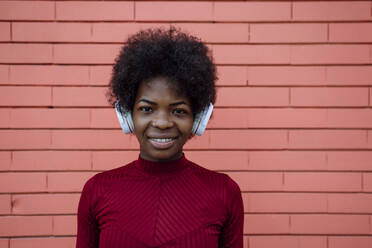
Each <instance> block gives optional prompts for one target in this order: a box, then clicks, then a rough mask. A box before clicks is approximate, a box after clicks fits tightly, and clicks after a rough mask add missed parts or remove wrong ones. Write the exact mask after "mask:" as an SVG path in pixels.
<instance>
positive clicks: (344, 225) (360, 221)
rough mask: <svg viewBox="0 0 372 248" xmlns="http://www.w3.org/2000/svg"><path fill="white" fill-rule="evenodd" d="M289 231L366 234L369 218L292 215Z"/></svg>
mask: <svg viewBox="0 0 372 248" xmlns="http://www.w3.org/2000/svg"><path fill="white" fill-rule="evenodd" d="M290 231H291V233H301V234H333V235H334V234H347V235H350V234H368V233H369V216H364V215H325V214H314V215H292V216H291V230H290Z"/></svg>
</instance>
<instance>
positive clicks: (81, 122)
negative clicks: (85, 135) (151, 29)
mask: <svg viewBox="0 0 372 248" xmlns="http://www.w3.org/2000/svg"><path fill="white" fill-rule="evenodd" d="M10 126H11V127H12V128H86V127H89V126H90V113H89V110H86V109H39V108H38V109H29V108H27V109H12V110H11V117H10Z"/></svg>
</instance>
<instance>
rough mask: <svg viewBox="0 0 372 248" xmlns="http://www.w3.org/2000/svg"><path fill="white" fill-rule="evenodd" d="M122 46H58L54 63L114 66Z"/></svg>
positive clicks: (55, 49) (55, 47)
mask: <svg viewBox="0 0 372 248" xmlns="http://www.w3.org/2000/svg"><path fill="white" fill-rule="evenodd" d="M120 48H121V45H111V44H110V45H109V44H56V45H54V56H53V62H54V63H63V64H113V63H114V59H115V58H116V56H117V55H118V54H119V51H120Z"/></svg>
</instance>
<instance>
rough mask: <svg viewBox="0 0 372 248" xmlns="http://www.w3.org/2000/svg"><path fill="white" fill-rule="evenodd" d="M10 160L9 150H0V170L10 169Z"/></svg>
mask: <svg viewBox="0 0 372 248" xmlns="http://www.w3.org/2000/svg"><path fill="white" fill-rule="evenodd" d="M11 161H12V154H11V152H0V171H8V170H10V163H11Z"/></svg>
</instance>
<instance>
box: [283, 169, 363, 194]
mask: <svg viewBox="0 0 372 248" xmlns="http://www.w3.org/2000/svg"><path fill="white" fill-rule="evenodd" d="M361 186H362V176H361V174H360V173H351V172H350V173H341V172H286V173H285V175H284V189H285V190H287V191H319V192H340V191H342V192H354V191H360V190H361Z"/></svg>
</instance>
